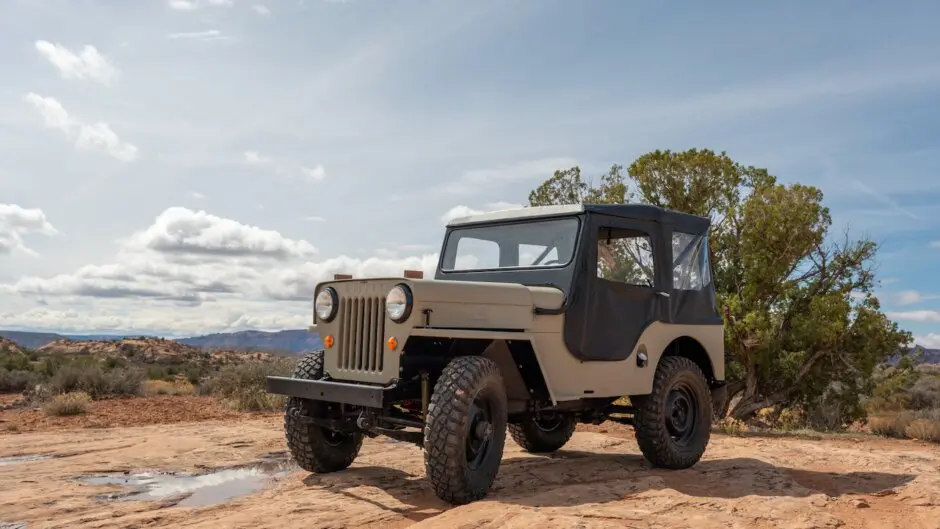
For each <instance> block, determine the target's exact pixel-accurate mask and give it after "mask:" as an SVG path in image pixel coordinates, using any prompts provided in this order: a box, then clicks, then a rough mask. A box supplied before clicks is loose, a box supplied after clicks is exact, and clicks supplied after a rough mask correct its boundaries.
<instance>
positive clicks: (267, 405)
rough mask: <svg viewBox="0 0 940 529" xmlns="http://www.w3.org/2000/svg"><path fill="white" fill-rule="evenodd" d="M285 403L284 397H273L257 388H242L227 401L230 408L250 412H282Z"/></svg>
mask: <svg viewBox="0 0 940 529" xmlns="http://www.w3.org/2000/svg"><path fill="white" fill-rule="evenodd" d="M284 401H285V398H284V396H283V395H273V394H271V393H268V392H266V391H265V390H264V388H260V389H259V388H255V387H250V388H242V389H240V390H238V391H236V392H235V394H234V395H232V396H231V397H229V398H228V399H226V403H227V404H228V406H229V407H230V408H232V409H235V410H238V411H248V412H256V411H278V410H282V409H284Z"/></svg>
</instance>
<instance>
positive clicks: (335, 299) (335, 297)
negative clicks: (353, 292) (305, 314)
mask: <svg viewBox="0 0 940 529" xmlns="http://www.w3.org/2000/svg"><path fill="white" fill-rule="evenodd" d="M323 294H327V295H328V296H329V297H330V303H331V304H332V305H333V307H332V309H331V310H330V314H329V315H328V316H327V317H325V318H324V317H322V316H321V315H320V310H319V308H318V305H319V299H320V296H322V295H323ZM338 313H339V294H338V293H337V292H336V289H335V288H333V287H326V288H323V289H322V290H320V291H319V292H317V295H316V296H315V297H314V298H313V314H314V315H315V316H316V317H317V321H318V322H323V323H329V322H331V321H333V320H334V319H335V318H336V315H337V314H338Z"/></svg>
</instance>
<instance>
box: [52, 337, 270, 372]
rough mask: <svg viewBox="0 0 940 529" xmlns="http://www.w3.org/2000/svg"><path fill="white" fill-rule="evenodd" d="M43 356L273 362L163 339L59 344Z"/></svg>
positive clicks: (258, 356)
mask: <svg viewBox="0 0 940 529" xmlns="http://www.w3.org/2000/svg"><path fill="white" fill-rule="evenodd" d="M38 352H39V353H40V354H48V355H51V354H61V355H65V356H77V355H88V356H93V357H95V358H100V359H107V358H114V359H124V360H127V361H129V362H134V363H144V364H164V365H180V364H190V365H203V366H208V365H214V366H219V365H227V364H232V363H239V362H244V361H246V360H270V359H271V358H273V356H272V355H271V354H270V353H266V352H260V351H257V352H243V351H206V350H203V349H200V348H198V347H193V346H190V345H185V344H181V343H178V342H175V341H173V340H165V339H163V338H147V337H140V338H125V339H122V340H85V341H73V340H56V341H54V342H52V343H49V344H46V345H44V346H42V347H40V348H39V349H38Z"/></svg>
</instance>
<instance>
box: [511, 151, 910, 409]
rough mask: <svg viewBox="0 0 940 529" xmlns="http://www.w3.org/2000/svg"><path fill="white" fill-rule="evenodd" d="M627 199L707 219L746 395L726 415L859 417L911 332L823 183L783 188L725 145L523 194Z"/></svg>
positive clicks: (731, 358)
mask: <svg viewBox="0 0 940 529" xmlns="http://www.w3.org/2000/svg"><path fill="white" fill-rule="evenodd" d="M628 184H630V185H628ZM625 201H631V202H642V203H648V204H653V205H656V206H661V207H665V208H669V209H673V210H678V211H683V212H686V213H692V214H695V215H701V216H706V217H709V218H711V219H712V228H711V230H710V233H709V258H710V261H711V272H712V278H713V282H714V285H715V289H716V292H717V295H718V299H719V303H720V304H721V306H722V307H723V308H724V310H725V316H726V321H725V348H726V364H727V368H726V372H727V376H728V379H729V381H730V385H729V389H730V392H729V393H730V396H731V397H732V398H733V397H735V396H739V397H741V398H740V400H739V401H738V402H737V404H736V406H735V408H734V409H733V410H732V416H733V417H735V418H738V419H746V418H750V417H753V415H754V414H755V413H756V412H757V411H758V410H760V409H763V408H768V407H787V406H797V407H801V408H803V409H804V410H806V411H807V414H806V415H807V416H808V417H816V418H817V419H816V420H817V421H818V422H820V423H821V424H826V425H828V426H830V427H837V426H838V425H841V424H842V423H845V422H849V421H852V420H854V419H856V418H858V417H861V416H864V413H865V410H864V409H863V407H862V405H861V399H862V397H863V396H865V395H870V394H871V392H872V391H873V390H874V387H875V381H874V375H875V369H876V366H878V365H879V364H882V363H883V362H884V361H885V360H887V359H888V358H889V357H890V356H892V355H895V354H897V353H898V352H899V351H902V352H903V351H904V350H905V347H906V346H907V345H908V344H909V343H910V341H911V336H910V333H908V332H906V331H902V330H900V329H899V328H898V326H897V324H896V323H894V322H892V321H890V320H888V319H887V317H886V316H885V315H884V314H883V313H882V312H881V310H880V304H879V302H878V300H877V298H875V296H874V295H873V293H872V290H873V287H874V284H875V276H874V271H873V264H874V260H875V256H876V252H877V246H876V245H875V243H874V242H872V241H870V240H868V239H864V238H862V239H857V240H855V239H851V238H850V237H848V235H847V234H846V235H844V236H843V237H841V238H838V239H837V238H836V237H833V235H832V234H831V233H830V227H831V223H832V220H831V217H830V215H829V210H828V208H827V207H825V206H824V205H823V194H822V191H821V190H819V189H817V188H815V187H812V186H807V185H804V184H799V183H792V184H782V183H779V182H778V181H777V179H776V177H774V176H773V175H771V174H770V173H769V172H768V170H767V169H764V168H758V167H752V166H744V165H742V164H740V163H738V162H736V161H734V160H733V159H731V158H730V157H729V156H728V155H727V154H726V153H724V152H721V153H716V152H714V151H712V150H708V149H701V150H699V149H690V150H687V151H684V152H672V151H668V150H666V151H661V150H657V151H653V152H649V153H646V154H643V155H642V156H640V157H638V158H637V159H636V160H635V161H634V162H633V163H632V164H630V165H629V167H628V169H627V175H626V176H624V175H623V173H622V170H621V166H618V165H614V166H612V167H611V169H610V170H609V171H608V172H607V173H606V174H604V175H603V176H602V177H601V179H600V182H599V184H598V185H596V186H594V185H591V184H590V183H586V182H585V181H584V180H583V178H582V176H581V170H580V168H578V167H572V168H568V169H564V170H559V171H556V172H555V173H554V175H553V176H552V177H551V178H549V179H548V180H546V181H545V182H544V183H543V184H542V185H540V186H539V187H538V188H536V189H535V190H533V191H532V192H531V193H530V195H529V203H530V204H531V205H533V206H535V205H548V204H568V203H578V202H586V203H622V202H625ZM823 412H825V413H823Z"/></svg>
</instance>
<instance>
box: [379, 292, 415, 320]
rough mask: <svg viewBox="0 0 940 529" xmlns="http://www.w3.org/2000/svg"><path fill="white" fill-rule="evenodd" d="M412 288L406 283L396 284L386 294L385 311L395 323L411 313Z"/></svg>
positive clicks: (406, 317) (405, 318)
mask: <svg viewBox="0 0 940 529" xmlns="http://www.w3.org/2000/svg"><path fill="white" fill-rule="evenodd" d="M411 305H412V299H411V289H410V288H408V287H407V286H405V285H396V286H395V287H393V288H392V289H391V290H389V291H388V295H387V296H385V312H387V313H388V317H389V318H391V319H392V321H394V322H395V323H401V322H403V321H405V320H407V319H408V316H409V315H410V314H411Z"/></svg>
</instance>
